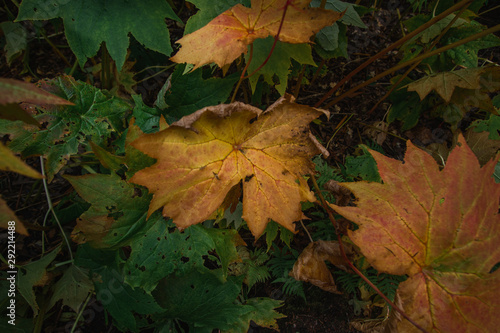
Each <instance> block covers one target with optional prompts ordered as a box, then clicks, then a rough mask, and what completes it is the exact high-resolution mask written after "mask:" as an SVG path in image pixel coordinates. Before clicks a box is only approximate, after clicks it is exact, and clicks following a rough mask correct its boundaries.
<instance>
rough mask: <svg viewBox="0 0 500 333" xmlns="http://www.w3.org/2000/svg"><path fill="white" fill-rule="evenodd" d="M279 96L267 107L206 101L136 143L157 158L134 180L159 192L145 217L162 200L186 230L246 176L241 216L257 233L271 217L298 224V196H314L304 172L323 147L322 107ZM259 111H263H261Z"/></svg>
mask: <svg viewBox="0 0 500 333" xmlns="http://www.w3.org/2000/svg"><path fill="white" fill-rule="evenodd" d="M290 99H291V97H290V96H286V97H282V98H280V99H279V100H278V101H277V102H276V103H274V104H273V105H271V106H270V107H269V108H268V109H267V110H266V111H265V112H264V113H262V111H261V110H260V109H257V108H255V107H252V106H250V105H246V104H243V103H239V102H236V103H232V104H222V105H218V106H211V107H206V108H203V109H201V110H198V111H197V112H195V113H193V114H192V115H190V116H186V117H184V118H182V119H181V120H180V121H178V122H176V123H174V124H172V125H171V126H170V127H169V128H167V129H165V130H163V131H161V132H158V133H154V134H146V135H144V136H142V137H139V138H138V139H137V140H136V141H134V142H133V143H132V146H134V147H135V148H137V149H139V150H141V151H142V152H144V153H146V154H147V155H149V156H151V157H153V158H156V159H157V163H156V164H155V165H153V166H151V167H149V168H146V169H143V170H141V171H138V172H137V173H135V175H134V176H133V177H132V178H131V179H130V181H131V182H133V183H136V184H139V185H143V186H146V187H148V189H149V191H150V192H152V193H154V197H153V200H152V201H151V205H150V207H149V212H148V216H149V215H151V214H152V213H153V212H154V211H156V210H157V209H159V208H160V207H163V215H164V216H169V217H171V218H172V219H173V221H174V223H175V224H176V225H177V226H178V227H179V228H181V229H184V228H187V227H188V226H190V225H193V224H196V223H200V222H202V221H204V220H206V219H208V218H209V217H210V216H211V214H212V213H214V212H215V211H216V210H217V208H219V207H220V206H221V204H222V203H223V201H224V199H225V197H226V194H227V193H228V192H229V191H230V190H231V189H232V187H233V186H236V185H238V184H239V183H240V182H241V181H243V218H244V219H245V220H246V221H247V223H248V226H249V228H250V230H251V231H252V233H253V234H254V236H255V237H256V238H258V237H259V236H260V235H261V234H262V232H263V231H264V229H265V227H266V225H267V223H268V221H269V220H270V219H273V220H274V221H276V222H278V223H279V224H281V225H283V226H284V227H286V228H288V229H290V230H292V231H293V230H294V225H293V222H294V221H297V220H299V219H301V218H302V217H303V214H302V211H301V207H300V202H301V201H314V200H315V198H314V195H313V193H312V192H311V191H310V190H309V187H308V185H307V183H306V181H305V180H304V178H303V177H302V176H303V175H305V174H308V173H311V172H313V170H314V165H313V163H312V162H311V160H310V158H311V157H312V156H314V155H316V154H318V153H319V152H320V148H319V146H318V145H319V144H317V142H315V140H314V139H312V138H311V137H310V132H309V122H311V121H312V120H313V119H316V118H317V117H319V116H320V115H321V114H323V112H324V111H321V110H319V109H314V108H311V107H307V106H302V105H298V104H295V103H293V102H292V101H291V100H290ZM261 113H262V114H261Z"/></svg>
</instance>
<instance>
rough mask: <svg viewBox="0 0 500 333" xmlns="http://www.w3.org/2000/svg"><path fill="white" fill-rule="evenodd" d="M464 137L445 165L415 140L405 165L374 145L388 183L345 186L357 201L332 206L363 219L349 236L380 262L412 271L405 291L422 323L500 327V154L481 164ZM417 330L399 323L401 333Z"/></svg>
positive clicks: (408, 308)
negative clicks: (498, 171)
mask: <svg viewBox="0 0 500 333" xmlns="http://www.w3.org/2000/svg"><path fill="white" fill-rule="evenodd" d="M458 142H459V144H458V145H457V147H455V148H454V149H453V151H452V152H451V153H450V155H449V157H448V160H447V162H446V166H445V167H444V169H443V170H442V171H440V170H439V166H438V165H437V164H436V162H435V161H434V159H433V158H432V157H431V156H430V155H428V154H427V153H425V152H424V151H422V150H420V149H418V148H416V147H415V146H414V145H413V144H411V143H408V146H407V147H408V148H407V151H406V155H405V162H404V163H401V162H400V161H397V160H393V159H391V158H388V157H385V156H383V155H381V154H379V153H377V152H375V151H371V154H372V155H373V157H374V158H375V160H376V161H377V166H378V170H379V173H380V176H381V178H382V180H383V184H380V183H368V182H357V183H348V184H343V185H344V186H345V187H347V188H348V189H350V190H351V191H352V192H353V193H354V195H355V196H356V197H357V202H356V205H357V206H356V207H339V206H335V205H332V207H333V208H334V209H335V210H336V211H337V212H338V213H340V214H342V215H343V216H344V217H346V218H348V219H350V220H351V221H353V222H355V223H356V224H358V225H359V229H358V230H356V231H353V232H349V236H350V238H351V239H352V241H353V242H354V243H355V244H356V245H358V246H359V247H360V249H361V251H362V253H363V254H364V255H365V256H366V258H367V259H368V261H369V262H370V263H371V264H372V265H373V267H375V268H376V269H377V270H379V271H380V272H386V273H390V274H396V275H403V274H407V275H408V276H409V278H408V280H406V281H405V282H403V283H401V284H400V286H399V288H398V291H397V294H398V296H399V297H400V298H401V300H402V302H403V310H404V311H405V313H406V314H407V315H409V316H410V317H411V318H412V319H413V320H414V321H415V322H416V323H417V324H419V325H421V326H422V327H423V328H424V329H426V330H427V331H428V332H497V331H498V327H500V316H498V313H499V311H500V297H499V295H498V290H500V270H496V271H494V272H491V271H492V269H493V267H494V266H495V265H496V264H497V263H498V262H500V246H499V244H500V218H499V214H498V205H499V198H500V184H496V183H495V182H494V181H493V178H492V174H493V171H494V169H495V165H496V163H497V161H498V158H496V159H495V160H491V161H489V162H488V163H486V164H485V165H484V166H483V167H482V168H481V167H480V165H479V163H478V161H477V159H476V157H475V156H474V153H473V152H472V151H471V149H470V148H469V147H468V146H467V144H466V143H465V139H464V138H463V136H460V137H459V140H458ZM395 318H396V317H395ZM417 331H418V330H417V329H416V328H415V327H413V326H412V325H411V324H410V323H409V322H408V321H406V320H405V321H398V322H397V332H417Z"/></svg>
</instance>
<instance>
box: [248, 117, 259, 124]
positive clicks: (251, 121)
mask: <svg viewBox="0 0 500 333" xmlns="http://www.w3.org/2000/svg"><path fill="white" fill-rule="evenodd" d="M256 120H257V117H254V118H252V119H250V121H249V122H248V123H250V124H252V123H253V122H254V121H256Z"/></svg>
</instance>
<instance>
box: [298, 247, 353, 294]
mask: <svg viewBox="0 0 500 333" xmlns="http://www.w3.org/2000/svg"><path fill="white" fill-rule="evenodd" d="M345 250H346V252H347V255H348V256H350V257H353V250H352V246H346V247H345ZM325 261H329V262H330V263H331V264H333V265H335V266H336V267H338V268H340V269H343V270H346V267H345V260H344V258H343V257H342V255H341V252H340V248H339V243H338V242H337V241H323V240H319V241H317V242H311V243H309V245H308V246H307V247H306V248H305V249H304V250H303V251H302V253H301V254H300V256H299V257H298V258H297V261H296V262H295V264H294V265H293V269H292V271H291V272H290V276H292V277H293V278H294V279H296V280H299V281H305V282H310V283H312V284H314V285H315V286H317V287H320V288H321V289H323V290H326V291H329V292H331V293H334V294H340V292H339V291H338V289H337V286H336V285H335V282H334V281H333V276H332V273H331V272H330V269H329V268H328V267H327V266H326V263H325Z"/></svg>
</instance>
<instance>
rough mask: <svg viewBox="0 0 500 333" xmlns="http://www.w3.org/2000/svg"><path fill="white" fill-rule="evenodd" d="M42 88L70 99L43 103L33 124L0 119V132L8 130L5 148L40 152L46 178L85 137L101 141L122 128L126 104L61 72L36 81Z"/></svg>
mask: <svg viewBox="0 0 500 333" xmlns="http://www.w3.org/2000/svg"><path fill="white" fill-rule="evenodd" d="M40 85H41V87H42V88H43V89H44V90H47V91H49V92H51V93H53V94H55V95H57V96H60V97H63V98H65V99H68V100H71V101H72V102H74V104H75V105H72V106H44V107H43V109H40V110H39V114H38V115H36V116H35V117H34V118H35V119H36V120H37V121H39V122H40V123H46V124H47V125H46V128H45V129H43V130H40V129H39V128H38V127H37V126H32V125H26V124H24V123H23V122H21V121H8V120H3V119H0V133H1V134H10V138H11V140H12V141H11V142H10V144H9V148H10V149H11V150H12V151H14V152H20V153H21V154H22V156H24V157H28V156H32V155H43V156H44V157H45V158H46V159H47V160H46V163H45V164H46V169H47V177H48V179H49V181H51V180H52V178H53V177H54V175H55V174H56V173H57V172H58V171H59V170H60V169H61V168H62V167H63V166H64V165H65V164H66V163H67V161H68V159H69V157H70V156H71V155H73V154H76V153H77V152H78V149H79V148H80V147H82V148H83V147H85V146H86V145H87V144H88V141H89V140H92V141H94V142H95V143H96V144H100V143H101V142H105V140H107V139H108V138H110V136H111V133H112V132H114V131H116V130H122V129H123V121H124V116H125V114H126V112H127V111H128V110H129V109H130V106H129V104H128V103H127V102H125V101H124V100H121V99H118V98H116V97H112V96H110V95H109V94H107V93H106V92H105V91H101V90H99V89H98V88H95V87H93V86H90V85H88V84H85V83H82V82H78V81H75V80H74V79H73V78H71V77H69V76H61V77H58V78H56V79H53V80H47V81H42V82H41V83H40Z"/></svg>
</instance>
